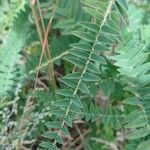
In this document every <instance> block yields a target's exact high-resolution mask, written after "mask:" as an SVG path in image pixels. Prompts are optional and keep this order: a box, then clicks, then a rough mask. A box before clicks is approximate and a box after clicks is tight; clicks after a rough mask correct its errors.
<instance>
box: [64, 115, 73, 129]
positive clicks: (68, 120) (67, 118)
mask: <svg viewBox="0 0 150 150" xmlns="http://www.w3.org/2000/svg"><path fill="white" fill-rule="evenodd" d="M64 121H65V123H66V124H67V125H68V126H69V127H71V128H72V120H71V118H70V117H69V116H67V117H66V118H65V119H64Z"/></svg>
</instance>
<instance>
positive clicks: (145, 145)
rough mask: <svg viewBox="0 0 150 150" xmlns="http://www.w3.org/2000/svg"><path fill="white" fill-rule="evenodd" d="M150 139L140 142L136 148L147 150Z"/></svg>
mask: <svg viewBox="0 0 150 150" xmlns="http://www.w3.org/2000/svg"><path fill="white" fill-rule="evenodd" d="M149 146H150V140H147V141H143V142H141V143H140V144H139V145H138V147H137V149H136V150H149Z"/></svg>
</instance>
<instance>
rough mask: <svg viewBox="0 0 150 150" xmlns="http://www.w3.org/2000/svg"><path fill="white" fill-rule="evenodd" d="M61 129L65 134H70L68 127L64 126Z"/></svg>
mask: <svg viewBox="0 0 150 150" xmlns="http://www.w3.org/2000/svg"><path fill="white" fill-rule="evenodd" d="M60 130H61V132H62V133H63V134H64V135H65V136H70V133H69V131H68V129H67V128H66V127H62V128H60Z"/></svg>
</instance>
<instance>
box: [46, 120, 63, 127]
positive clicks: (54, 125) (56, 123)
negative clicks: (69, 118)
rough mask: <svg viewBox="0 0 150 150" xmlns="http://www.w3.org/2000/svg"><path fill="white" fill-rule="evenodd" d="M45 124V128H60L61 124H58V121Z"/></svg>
mask: <svg viewBox="0 0 150 150" xmlns="http://www.w3.org/2000/svg"><path fill="white" fill-rule="evenodd" d="M45 126H46V127H47V128H60V127H61V124H60V122H58V121H53V122H50V121H49V122H46V123H45Z"/></svg>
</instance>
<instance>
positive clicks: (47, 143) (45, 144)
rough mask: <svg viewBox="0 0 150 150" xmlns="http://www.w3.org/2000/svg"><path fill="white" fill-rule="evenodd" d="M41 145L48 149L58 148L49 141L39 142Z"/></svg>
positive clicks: (54, 149) (56, 149) (55, 149)
mask: <svg viewBox="0 0 150 150" xmlns="http://www.w3.org/2000/svg"><path fill="white" fill-rule="evenodd" d="M39 145H40V146H41V147H43V148H48V149H51V150H59V149H58V148H57V147H56V145H53V144H52V143H50V142H42V143H40V144H39Z"/></svg>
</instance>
